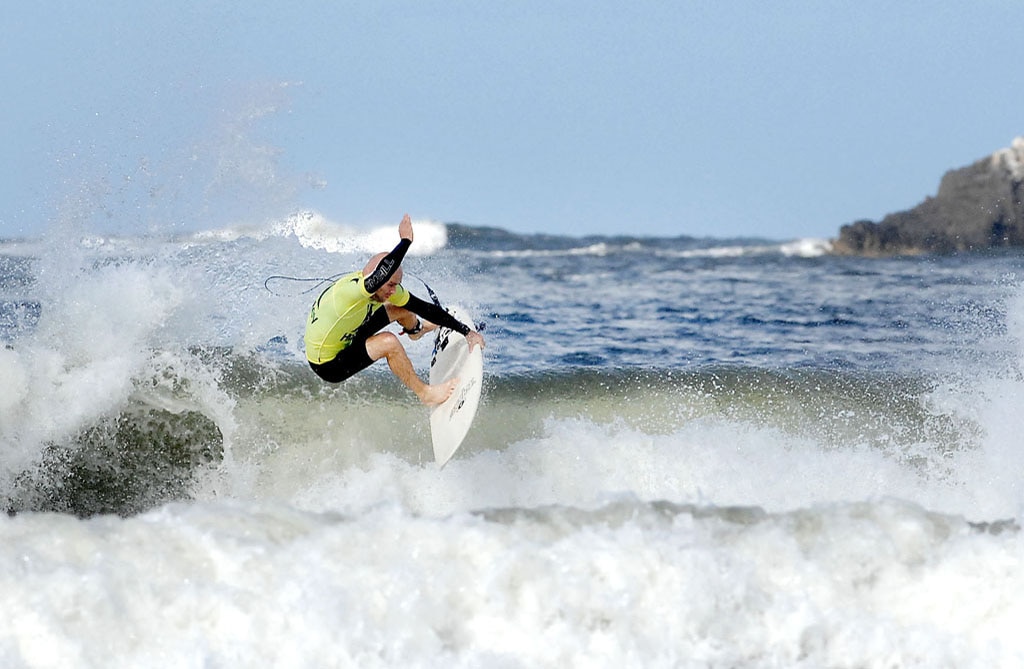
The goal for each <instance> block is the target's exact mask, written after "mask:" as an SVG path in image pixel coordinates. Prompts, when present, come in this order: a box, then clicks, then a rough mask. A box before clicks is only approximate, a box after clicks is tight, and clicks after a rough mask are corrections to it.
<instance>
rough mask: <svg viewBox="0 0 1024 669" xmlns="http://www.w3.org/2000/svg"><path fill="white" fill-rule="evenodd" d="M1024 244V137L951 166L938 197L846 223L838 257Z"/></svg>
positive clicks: (835, 247)
mask: <svg viewBox="0 0 1024 669" xmlns="http://www.w3.org/2000/svg"><path fill="white" fill-rule="evenodd" d="M1017 246H1020V247H1024V137H1018V138H1016V139H1014V140H1013V142H1012V143H1011V145H1010V147H1009V148H1006V149H1001V150H999V151H996V152H995V153H993V154H992V155H990V156H988V157H986V158H982V159H981V160H978V161H977V162H975V163H973V164H972V165H968V166H967V167H961V168H959V169H954V170H950V171H949V172H946V174H945V175H943V177H942V181H941V182H940V183H939V191H938V193H936V195H935V197H928V198H926V199H925V201H924V202H922V203H920V204H919V205H917V206H916V207H914V208H913V209H908V210H906V211H900V212H896V213H893V214H889V215H887V216H886V217H885V218H883V219H882V220H881V222H877V223H876V222H873V221H867V220H863V221H856V222H854V223H850V224H849V225H844V226H843V227H842V228H840V230H839V237H838V238H837V239H834V240H833V241H832V252H833V253H835V254H838V255H861V256H893V255H916V254H922V253H945V254H950V253H960V252H969V251H980V250H984V249H991V248H997V247H1017Z"/></svg>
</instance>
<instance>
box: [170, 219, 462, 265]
mask: <svg viewBox="0 0 1024 669" xmlns="http://www.w3.org/2000/svg"><path fill="white" fill-rule="evenodd" d="M413 228H414V232H415V240H416V243H415V244H413V246H412V247H411V248H410V249H409V254H410V255H430V254H432V253H436V252H437V251H439V250H441V249H443V248H444V247H445V245H446V244H447V240H448V233H447V230H446V228H445V225H444V224H443V223H438V222H435V221H429V220H414V221H413ZM397 230H398V223H397V222H395V223H388V224H385V225H375V226H373V227H370V228H358V227H355V226H352V225H345V224H342V223H337V222H335V221H332V220H330V219H328V218H327V217H325V216H324V215H323V214H320V213H318V212H314V211H303V212H299V213H296V214H292V215H291V216H289V217H288V218H286V219H285V220H283V221H277V222H273V223H269V224H267V225H263V226H260V225H237V226H230V227H226V228H220V229H216V230H205V231H202V232H197V233H194V234H192V235H191V236H190V239H191V240H192V241H194V242H210V241H213V242H232V241H237V240H239V239H243V238H248V239H257V240H261V239H267V238H269V237H295V239H297V240H298V242H299V243H300V244H301V245H302V246H304V247H306V248H310V249H319V250H322V251H327V252H328V253H355V252H366V253H374V252H377V251H380V250H386V249H390V248H391V247H392V246H394V245H395V243H396V242H397V240H398V232H397Z"/></svg>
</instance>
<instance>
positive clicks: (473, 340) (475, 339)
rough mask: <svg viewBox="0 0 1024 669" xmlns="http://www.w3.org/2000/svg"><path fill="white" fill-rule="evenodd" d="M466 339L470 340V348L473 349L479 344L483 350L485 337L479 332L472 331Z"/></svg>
mask: <svg viewBox="0 0 1024 669" xmlns="http://www.w3.org/2000/svg"><path fill="white" fill-rule="evenodd" d="M466 341H467V342H469V350H470V351H472V350H473V347H474V346H479V347H480V349H481V350H483V348H484V338H483V337H482V336H481V335H480V333H479V332H470V333H469V334H468V335H466Z"/></svg>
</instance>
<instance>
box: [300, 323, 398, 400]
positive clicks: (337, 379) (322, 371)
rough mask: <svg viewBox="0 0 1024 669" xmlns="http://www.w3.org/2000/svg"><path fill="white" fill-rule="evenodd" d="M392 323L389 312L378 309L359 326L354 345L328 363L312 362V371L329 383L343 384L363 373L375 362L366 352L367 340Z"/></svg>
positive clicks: (310, 364)
mask: <svg viewBox="0 0 1024 669" xmlns="http://www.w3.org/2000/svg"><path fill="white" fill-rule="evenodd" d="M390 322H391V319H390V318H388V314H387V311H386V310H384V309H378V310H377V311H375V312H373V315H372V316H370V318H368V319H367V320H366V321H364V322H363V324H362V325H360V326H359V329H358V330H356V334H355V337H354V338H353V339H352V343H350V344H349V345H348V346H346V347H345V348H343V349H341V351H339V352H338V355H336V356H334V357H333V358H331V359H330V360H328V361H327V362H321V363H316V362H310V363H309V367H310V369H312V370H313V371H314V372H316V375H317V376H319V377H320V378H321V379H323V380H324V381H326V382H327V383H341V382H342V381H344V380H345V379H347V378H349V377H350V376H353V375H355V374H357V373H359V372H361V371H363V370H364V369H366V368H367V367H369V366H370V365H372V364H373V362H374V361H373V360H371V359H370V354H369V353H367V352H366V340H367V339H369V338H370V337H371V336H373V335H374V334H376V333H377V332H378V331H380V330H382V329H384V328H385V327H387V325H388V323H390Z"/></svg>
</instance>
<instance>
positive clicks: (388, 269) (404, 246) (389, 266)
mask: <svg viewBox="0 0 1024 669" xmlns="http://www.w3.org/2000/svg"><path fill="white" fill-rule="evenodd" d="M410 244H412V241H410V240H408V239H402V240H401V241H400V242H398V246H396V247H395V248H394V250H393V251H391V253H389V254H387V255H386V256H384V257H383V258H381V260H380V262H379V263H377V267H376V268H375V269H374V270H373V271H372V272H370V275H369V276H368V277H366V278H365V279H363V285H364V286H366V292H368V293H370V294H371V295H372V294H373V293H376V292H377V291H378V290H380V287H381V286H383V285H384V284H385V283H387V282H388V279H390V278H391V277H393V276H394V275H395V272H397V271H398V266H399V265H401V264H402V259H403V258H405V252H406V251H408V250H409V245H410Z"/></svg>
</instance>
